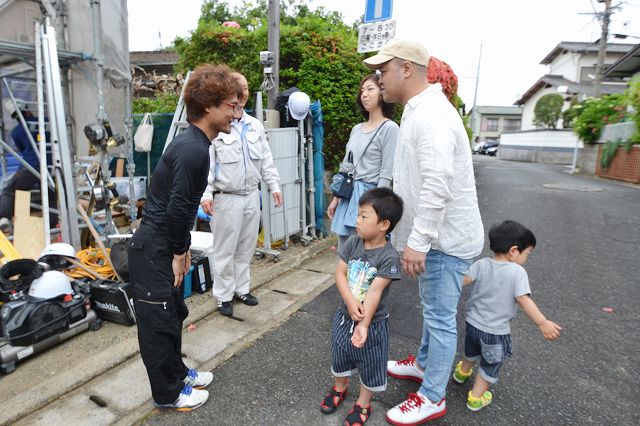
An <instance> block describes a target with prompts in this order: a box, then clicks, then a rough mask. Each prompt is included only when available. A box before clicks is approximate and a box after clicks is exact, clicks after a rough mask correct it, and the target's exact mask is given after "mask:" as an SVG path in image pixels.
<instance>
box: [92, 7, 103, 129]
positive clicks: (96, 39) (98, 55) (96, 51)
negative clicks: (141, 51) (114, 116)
mask: <svg viewBox="0 0 640 426" xmlns="http://www.w3.org/2000/svg"><path fill="white" fill-rule="evenodd" d="M100 7H101V6H100V0H91V15H92V17H93V57H94V58H95V68H96V87H97V89H98V90H97V92H98V94H97V96H98V113H97V116H98V121H100V120H104V119H106V118H107V116H106V114H105V110H104V58H103V57H102V18H101V16H100Z"/></svg>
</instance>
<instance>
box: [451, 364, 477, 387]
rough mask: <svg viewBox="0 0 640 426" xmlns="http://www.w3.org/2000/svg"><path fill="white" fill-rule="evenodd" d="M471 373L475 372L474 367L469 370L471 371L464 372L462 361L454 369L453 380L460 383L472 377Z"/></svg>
mask: <svg viewBox="0 0 640 426" xmlns="http://www.w3.org/2000/svg"><path fill="white" fill-rule="evenodd" d="M471 374H473V368H472V369H471V370H469V372H467V373H464V372H463V371H462V361H460V362H458V363H457V364H456V369H455V370H453V380H455V381H456V382H458V383H464V382H466V381H467V379H468V378H469V377H471Z"/></svg>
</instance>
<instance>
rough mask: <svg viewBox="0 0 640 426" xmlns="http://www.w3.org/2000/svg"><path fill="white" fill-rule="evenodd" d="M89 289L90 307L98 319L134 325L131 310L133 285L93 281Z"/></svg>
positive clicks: (134, 320)
mask: <svg viewBox="0 0 640 426" xmlns="http://www.w3.org/2000/svg"><path fill="white" fill-rule="evenodd" d="M89 286H90V288H91V306H93V309H94V310H95V311H96V313H97V314H98V317H100V318H102V319H103V320H106V321H111V322H115V323H118V324H123V325H133V324H135V323H136V314H135V311H134V309H133V285H132V284H131V283H122V282H119V281H111V280H93V281H91V282H90V283H89Z"/></svg>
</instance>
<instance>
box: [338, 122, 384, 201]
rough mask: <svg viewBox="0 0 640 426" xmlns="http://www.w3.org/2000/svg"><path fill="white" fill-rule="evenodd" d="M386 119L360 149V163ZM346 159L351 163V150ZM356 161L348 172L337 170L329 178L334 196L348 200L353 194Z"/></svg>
mask: <svg viewBox="0 0 640 426" xmlns="http://www.w3.org/2000/svg"><path fill="white" fill-rule="evenodd" d="M387 121H389V120H386V121H385V122H383V123H382V124H381V125H380V126H378V128H377V129H376V132H375V133H374V134H373V136H372V137H371V139H370V140H369V143H368V144H367V146H366V147H365V148H364V151H362V155H361V156H360V158H359V159H358V163H360V160H362V157H364V154H365V152H367V149H368V148H369V145H371V142H373V140H374V139H375V138H376V135H377V134H378V132H379V131H380V129H382V126H384V124H385V123H386V122H387ZM347 161H348V162H349V163H353V153H352V152H351V151H349V155H348V156H347ZM358 163H356V164H355V165H354V166H353V168H352V169H351V171H350V172H338V173H336V174H335V175H333V177H332V178H331V185H330V186H329V188H330V189H331V193H332V194H333V195H334V196H336V197H338V198H344V199H345V200H348V199H350V198H351V194H353V174H354V172H355V171H356V167H357V166H358Z"/></svg>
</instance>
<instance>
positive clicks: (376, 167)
mask: <svg viewBox="0 0 640 426" xmlns="http://www.w3.org/2000/svg"><path fill="white" fill-rule="evenodd" d="M362 125H363V123H360V124H357V125H355V126H354V127H353V129H351V135H350V136H349V142H348V143H347V148H346V153H345V156H344V161H345V162H346V161H348V157H349V152H352V153H353V164H356V163H357V167H356V170H355V173H354V175H353V177H354V179H360V180H363V181H365V182H369V183H373V184H375V185H377V186H384V187H387V188H388V187H389V186H391V180H392V179H393V154H394V153H395V151H396V142H397V140H398V133H399V129H400V128H399V127H398V125H397V124H396V123H394V122H393V121H391V120H389V121H387V122H385V123H383V124H382V125H381V126H382V127H381V128H380V131H379V132H378V134H377V135H376V137H375V139H374V140H373V142H371V145H369V148H367V151H366V152H365V155H364V157H362V153H363V152H364V149H365V148H366V146H367V144H368V143H369V141H370V140H371V138H372V137H373V135H374V134H375V132H376V130H377V129H373V130H372V131H370V132H367V133H364V132H363V131H362ZM360 157H362V159H360ZM358 160H360V162H358Z"/></svg>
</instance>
